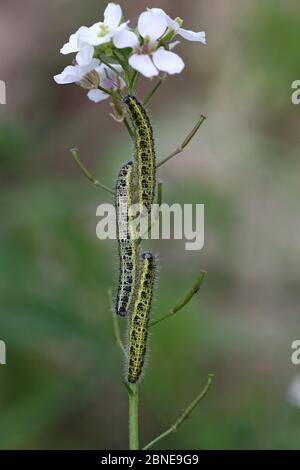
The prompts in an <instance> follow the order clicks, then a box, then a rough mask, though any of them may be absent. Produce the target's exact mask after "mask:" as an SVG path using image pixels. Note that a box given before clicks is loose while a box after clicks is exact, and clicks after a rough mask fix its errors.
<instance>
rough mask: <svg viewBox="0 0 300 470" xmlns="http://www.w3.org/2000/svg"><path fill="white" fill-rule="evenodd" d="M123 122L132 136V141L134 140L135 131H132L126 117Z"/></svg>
mask: <svg viewBox="0 0 300 470" xmlns="http://www.w3.org/2000/svg"><path fill="white" fill-rule="evenodd" d="M123 122H124V124H125V127H126V129H127V131H128V134H129V135H130V137H131V139H133V137H134V133H133V130H132V129H131V127H130V124H129V122H128V120H127V119H126V117H124V119H123Z"/></svg>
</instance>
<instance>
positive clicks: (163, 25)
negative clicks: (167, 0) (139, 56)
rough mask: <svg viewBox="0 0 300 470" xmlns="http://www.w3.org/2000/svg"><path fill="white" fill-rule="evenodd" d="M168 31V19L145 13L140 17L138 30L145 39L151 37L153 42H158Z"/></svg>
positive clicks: (158, 14) (152, 13)
mask: <svg viewBox="0 0 300 470" xmlns="http://www.w3.org/2000/svg"><path fill="white" fill-rule="evenodd" d="M166 29H167V22H166V19H165V18H164V17H163V16H162V15H161V14H160V13H155V12H152V11H145V12H144V13H142V14H141V15H140V17H139V21H138V30H139V32H140V34H141V36H142V37H143V38H145V37H146V36H149V37H150V39H151V41H156V40H157V39H158V38H160V37H161V36H162V35H163V34H164V32H165V31H166Z"/></svg>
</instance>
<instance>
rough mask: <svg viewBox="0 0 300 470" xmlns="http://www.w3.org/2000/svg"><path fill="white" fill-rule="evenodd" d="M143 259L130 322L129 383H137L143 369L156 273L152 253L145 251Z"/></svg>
mask: <svg viewBox="0 0 300 470" xmlns="http://www.w3.org/2000/svg"><path fill="white" fill-rule="evenodd" d="M141 261H142V266H141V272H140V276H139V281H138V288H137V293H136V298H135V302H134V306H133V309H132V313H131V317H130V323H129V335H128V368H127V380H128V382H129V383H136V382H137V381H138V380H139V378H140V376H141V374H142V371H143V366H144V362H145V356H146V349H147V338H148V325H149V318H150V312H151V305H152V298H153V288H154V282H155V274H156V262H155V257H154V256H153V254H152V253H150V252H145V253H143V254H142V257H141Z"/></svg>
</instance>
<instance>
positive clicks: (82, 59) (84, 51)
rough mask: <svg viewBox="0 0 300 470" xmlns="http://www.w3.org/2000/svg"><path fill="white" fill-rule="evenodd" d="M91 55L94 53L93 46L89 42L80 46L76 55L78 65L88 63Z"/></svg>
mask: <svg viewBox="0 0 300 470" xmlns="http://www.w3.org/2000/svg"><path fill="white" fill-rule="evenodd" d="M93 55H94V48H93V46H91V45H90V44H85V45H84V46H83V47H81V48H80V50H79V52H78V54H77V56H76V61H77V63H78V65H88V64H90V63H91V61H92V58H93Z"/></svg>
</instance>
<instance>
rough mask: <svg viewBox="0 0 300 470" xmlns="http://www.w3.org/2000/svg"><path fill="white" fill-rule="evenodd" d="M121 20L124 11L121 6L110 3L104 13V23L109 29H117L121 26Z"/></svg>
mask: <svg viewBox="0 0 300 470" xmlns="http://www.w3.org/2000/svg"><path fill="white" fill-rule="evenodd" d="M121 19H122V9H121V7H120V5H116V4H115V3H109V4H108V5H107V7H106V10H105V12H104V23H105V24H106V25H107V26H108V27H109V29H115V28H116V27H117V26H119V24H120V21H121Z"/></svg>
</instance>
